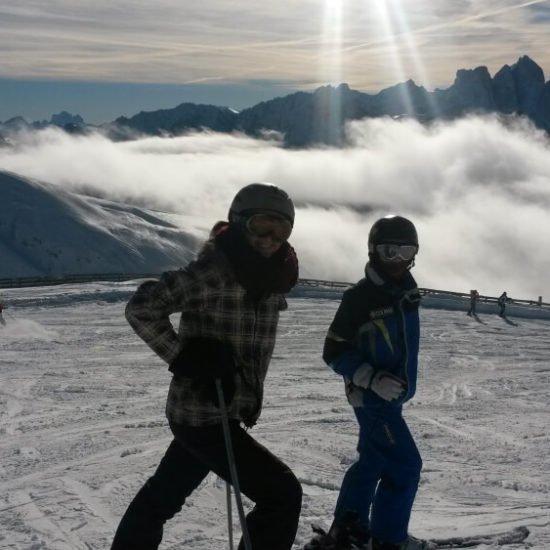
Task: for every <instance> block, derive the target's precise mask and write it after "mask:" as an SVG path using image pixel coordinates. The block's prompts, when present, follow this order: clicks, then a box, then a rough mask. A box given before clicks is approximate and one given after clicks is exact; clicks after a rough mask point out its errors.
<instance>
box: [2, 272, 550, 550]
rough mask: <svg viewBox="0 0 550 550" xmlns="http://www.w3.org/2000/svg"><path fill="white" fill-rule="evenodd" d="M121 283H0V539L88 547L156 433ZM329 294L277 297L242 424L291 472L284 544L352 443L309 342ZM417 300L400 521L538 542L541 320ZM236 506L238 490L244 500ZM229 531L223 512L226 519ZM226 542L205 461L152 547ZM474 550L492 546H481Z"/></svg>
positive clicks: (106, 528)
mask: <svg viewBox="0 0 550 550" xmlns="http://www.w3.org/2000/svg"><path fill="white" fill-rule="evenodd" d="M135 286H136V283H135V282H127V283H122V284H99V283H94V284H87V285H61V286H57V287H48V288H33V289H13V290H6V291H3V297H4V300H5V303H6V304H7V305H8V306H9V307H8V308H7V309H6V311H5V316H6V320H7V326H6V327H4V328H1V327H0V357H1V363H0V548H2V549H4V548H5V549H8V548H9V549H10V550H31V549H32V550H105V549H107V548H109V546H110V542H111V540H112V536H113V533H114V530H115V528H116V525H117V523H118V521H119V520H120V517H121V515H122V513H123V512H124V510H125V508H126V506H127V505H128V504H129V502H130V500H131V499H132V497H133V496H134V494H135V493H136V491H137V490H138V488H139V487H140V486H141V485H142V484H143V483H144V482H145V480H146V479H147V477H148V476H149V475H151V474H152V473H153V471H154V469H155V467H156V466H157V464H158V462H159V461H160V459H161V457H162V456H163V453H164V451H165V450H166V447H167V446H168V444H169V442H170V440H171V437H170V432H169V429H168V427H167V424H166V420H165V417H164V405H165V398H166V393H167V389H168V384H169V380H170V375H169V372H168V370H167V368H166V365H164V364H163V363H162V361H160V359H158V358H157V357H156V356H155V355H154V354H153V353H152V352H151V351H150V350H149V349H148V348H147V347H146V346H145V344H143V343H142V342H141V341H140V340H139V339H138V338H137V336H136V335H135V334H134V333H133V332H132V330H131V329H130V327H129V326H128V325H127V323H126V321H125V320H124V306H125V303H126V300H127V297H128V295H129V294H130V293H131V292H132V291H133V290H134V289H135ZM337 306H338V300H337V299H321V298H314V297H309V298H303V297H294V298H290V299H289V310H288V311H287V312H285V313H283V315H282V316H281V325H280V330H279V337H278V342H277V346H276V348H275V353H274V357H273V361H272V364H271V367H270V371H269V374H268V378H267V384H266V392H265V406H264V411H263V414H262V417H261V418H260V421H259V422H258V425H257V426H256V427H255V428H254V429H253V430H252V432H251V433H252V435H253V436H254V437H256V438H258V440H260V441H261V442H262V443H264V444H265V445H267V447H269V448H270V449H272V450H273V452H275V454H277V455H278V456H280V457H281V458H282V459H283V460H284V461H285V462H286V463H287V464H289V465H290V466H291V468H292V469H293V470H294V471H295V472H296V474H297V476H298V478H299V479H300V481H301V483H302V486H303V489H304V502H303V508H302V516H301V519H300V526H299V531H298V537H297V539H296V544H295V547H294V548H295V550H299V549H300V548H301V547H302V546H303V543H304V541H305V540H307V539H308V537H309V536H310V535H311V530H310V523H311V522H321V523H324V524H325V525H326V524H327V523H328V522H329V521H330V516H331V514H332V511H333V509H334V505H335V503H336V497H337V493H338V489H339V486H340V483H341V481H342V476H343V474H344V472H345V470H346V469H347V468H348V467H349V465H350V464H351V463H352V461H353V460H354V458H355V445H356V437H357V426H356V422H355V420H354V417H353V413H352V410H351V408H350V407H349V405H348V404H347V402H346V399H345V396H344V388H343V384H342V381H341V379H340V377H339V376H336V375H335V374H334V373H332V372H331V371H330V369H328V368H327V367H326V365H324V364H323V362H322V360H321V350H322V345H323V338H324V336H325V334H326V330H327V327H328V325H329V323H330V321H331V320H332V317H333V315H334V312H335V311H336V308H337ZM481 317H482V319H483V320H484V322H485V324H480V323H477V322H476V321H475V320H473V319H472V318H470V317H467V316H466V315H465V313H464V311H449V310H445V309H424V308H423V309H422V310H421V318H422V323H423V325H422V335H421V336H422V340H421V354H420V374H419V384H418V393H417V395H416V397H415V399H414V400H413V401H412V402H410V403H409V404H408V405H407V406H406V408H405V417H406V418H407V419H408V422H409V424H410V427H411V430H412V432H413V433H414V434H415V436H416V440H417V443H418V446H419V448H420V450H421V453H422V455H423V458H424V470H423V474H422V479H421V485H420V490H419V494H418V498H417V501H416V503H415V507H414V511H413V516H412V521H411V531H412V532H413V533H414V534H417V535H419V536H437V537H442V536H458V535H461V534H468V533H485V532H499V531H502V530H504V529H505V528H507V527H513V526H517V525H522V524H525V525H527V526H528V527H529V529H530V530H531V535H530V536H529V538H528V539H527V541H526V542H525V543H522V544H515V545H510V546H508V547H507V548H508V549H509V550H526V549H530V550H548V548H550V525H549V522H548V511H549V506H550V483H549V479H550V458H549V454H548V446H549V444H550V431H549V428H548V426H549V425H550V409H549V407H548V394H549V393H550V377H549V376H548V373H549V362H550V330H549V329H550V325H549V321H548V320H541V319H520V320H518V322H519V324H518V326H516V327H512V326H510V325H508V324H506V323H505V322H504V321H503V320H502V319H500V318H498V317H497V316H496V315H494V314H492V315H481ZM245 506H246V507H247V509H249V507H250V503H249V502H248V501H246V500H245ZM234 524H235V529H236V530H238V520H237V517H236V514H235V517H234ZM227 547H228V544H227V528H226V520H225V489H224V484H223V483H222V482H220V480H219V479H217V478H216V477H215V476H213V475H210V476H208V477H207V478H206V480H205V481H204V483H203V484H202V485H201V486H200V487H199V488H198V490H197V491H195V493H193V495H192V496H191V497H190V498H189V499H188V501H187V503H186V505H185V506H184V508H183V510H182V512H181V513H180V514H179V515H178V516H177V517H176V518H175V519H174V520H172V521H170V522H169V523H168V525H167V526H166V529H165V539H164V542H163V545H162V548H163V550H176V549H180V548H189V549H192V550H222V549H225V548H227ZM478 548H479V550H489V548H493V547H492V546H487V545H482V546H480V547H478Z"/></svg>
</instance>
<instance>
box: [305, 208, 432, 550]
mask: <svg viewBox="0 0 550 550" xmlns="http://www.w3.org/2000/svg"><path fill="white" fill-rule="evenodd" d="M368 247H369V261H368V263H367V265H366V267H365V278H363V279H361V280H360V281H359V282H358V283H357V284H356V285H355V286H353V287H352V288H350V289H349V290H346V292H345V293H344V295H343V298H342V302H341V304H340V306H339V308H338V310H337V312H336V315H335V317H334V320H333V321H332V323H331V325H330V328H329V331H328V334H327V337H326V339H325V346H324V350H323V359H324V360H325V362H326V363H327V364H328V365H329V366H330V367H332V368H333V369H334V370H335V371H336V372H337V373H338V374H341V375H342V376H343V377H344V381H345V384H346V394H347V397H348V400H349V402H350V404H351V405H352V407H353V411H354V413H355V416H356V418H357V421H358V423H359V443H358V447H357V450H358V452H359V458H358V460H357V462H355V463H354V464H353V465H352V466H351V467H350V468H349V469H348V471H347V472H346V474H345V476H344V480H343V482H342V487H341V489H340V494H339V496H338V501H337V504H336V508H335V511H334V521H333V523H332V526H331V528H330V529H329V531H328V533H321V534H319V535H317V536H316V537H314V538H313V539H312V541H311V542H310V543H308V544H307V545H306V546H305V548H306V550H317V549H319V550H320V549H327V550H328V549H338V550H340V549H351V548H354V549H356V548H357V549H366V548H369V550H370V549H371V548H372V550H424V549H427V548H430V544H429V543H428V542H426V541H422V540H419V539H416V538H414V537H412V536H410V535H409V534H408V525H409V518H410V515H411V509H412V506H413V502H414V499H415V496H416V491H417V488H418V483H419V480H420V471H421V469H422V459H421V457H420V454H419V452H418V449H417V447H416V444H415V442H414V440H413V437H412V435H411V433H410V432H409V429H408V427H407V424H406V423H405V420H404V419H403V416H402V408H403V403H405V402H406V401H408V400H409V399H411V398H412V397H413V395H414V393H415V389H416V376H417V362H418V349H419V333H420V327H419V316H418V307H419V302H420V294H419V292H418V288H417V285H416V282H415V280H414V278H413V277H412V275H411V273H410V269H411V268H412V267H413V265H414V260H415V257H416V254H417V252H418V236H417V232H416V228H415V226H414V225H413V223H412V222H411V221H409V220H408V219H406V218H403V217H401V216H386V217H385V218H382V219H380V220H378V221H377V222H376V223H375V224H374V225H373V226H372V228H371V230H370V233H369V239H368Z"/></svg>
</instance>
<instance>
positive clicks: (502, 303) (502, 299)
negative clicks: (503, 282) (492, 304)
mask: <svg viewBox="0 0 550 550" xmlns="http://www.w3.org/2000/svg"><path fill="white" fill-rule="evenodd" d="M509 301H510V298H508V295H507V294H506V291H505V292H503V293H502V294H501V295H500V296H499V297H498V300H497V303H498V308H499V311H498V316H499V317H504V315H505V313H504V312H505V310H506V303H507V302H509ZM512 316H513V314H512Z"/></svg>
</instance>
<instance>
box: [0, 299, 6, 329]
mask: <svg viewBox="0 0 550 550" xmlns="http://www.w3.org/2000/svg"><path fill="white" fill-rule="evenodd" d="M3 311H4V307H3V306H2V302H0V325H2V326H6V320H5V319H4V315H3V314H2V312H3Z"/></svg>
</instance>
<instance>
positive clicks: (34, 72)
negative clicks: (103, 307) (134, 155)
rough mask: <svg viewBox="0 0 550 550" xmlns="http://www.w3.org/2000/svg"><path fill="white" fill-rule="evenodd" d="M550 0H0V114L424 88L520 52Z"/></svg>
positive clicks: (111, 111) (541, 39)
mask: <svg viewBox="0 0 550 550" xmlns="http://www.w3.org/2000/svg"><path fill="white" fill-rule="evenodd" d="M549 27H550V0H530V1H518V0H499V1H493V0H360V1H359V0H278V1H277V2H271V3H265V4H264V3H258V2H255V1H252V0H232V1H231V2H229V1H228V0H203V1H202V2H182V1H181V0H155V1H151V0H147V1H146V0H95V1H94V2H75V1H74V0H40V1H39V0H18V2H17V3H15V2H13V3H7V2H4V3H3V4H0V55H1V58H2V64H1V66H0V121H5V120H7V119H8V118H10V117H12V116H15V115H22V116H24V117H25V118H27V120H40V119H49V117H50V116H51V114H52V113H56V112H59V111H61V110H68V111H70V112H72V113H73V114H76V113H78V114H80V115H82V116H83V117H84V119H85V120H87V121H88V122H91V123H100V122H106V121H110V120H113V119H114V118H116V117H117V116H119V115H126V116H131V115H133V114H135V113H137V112H139V111H140V110H154V109H159V108H169V107H174V106H175V105H177V104H179V103H182V102H184V101H191V102H194V103H211V104H216V105H227V106H229V107H233V108H236V109H242V108H245V107H249V106H252V105H254V104H256V103H258V102H260V101H263V100H267V99H270V98H272V97H277V96H282V95H286V94H288V93H291V92H293V91H297V90H306V91H309V90H313V89H315V88H316V87H318V86H320V85H324V84H327V83H334V84H336V83H339V82H347V83H348V84H349V85H350V86H351V87H352V88H355V89H357V90H361V91H365V92H377V91H379V90H381V89H383V88H385V87H387V86H390V85H393V84H395V83H397V82H401V81H404V80H407V79H409V78H412V79H414V80H415V82H416V83H417V84H421V85H424V86H425V87H426V88H428V89H434V88H436V87H440V88H445V87H448V86H450V85H451V84H452V82H453V80H454V76H455V73H456V71H457V69H460V68H474V67H476V66H479V65H485V66H487V67H488V68H489V71H490V72H491V74H494V73H495V72H496V71H497V70H498V69H499V68H500V67H501V66H502V65H504V64H513V63H515V62H516V61H517V59H518V58H519V57H520V56H521V55H525V54H526V55H529V56H530V57H531V58H532V59H534V60H535V61H536V62H537V63H538V64H539V65H540V66H541V67H542V68H543V70H544V71H545V75H546V78H547V79H548V74H549V73H550V50H549V48H548V38H547V37H548V36H549V30H550V28H549Z"/></svg>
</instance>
